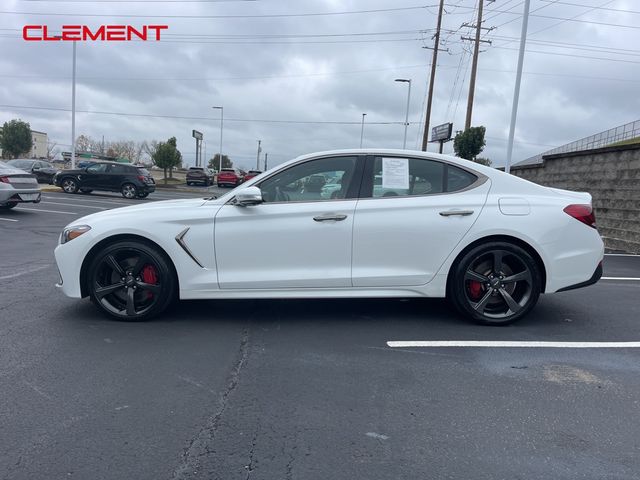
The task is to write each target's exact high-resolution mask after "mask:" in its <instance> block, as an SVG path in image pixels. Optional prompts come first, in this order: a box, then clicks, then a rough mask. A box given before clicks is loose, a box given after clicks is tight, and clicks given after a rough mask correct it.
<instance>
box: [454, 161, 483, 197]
mask: <svg viewBox="0 0 640 480" xmlns="http://www.w3.org/2000/svg"><path fill="white" fill-rule="evenodd" d="M477 179H478V177H476V176H475V175H474V174H473V173H470V172H467V171H466V170H463V169H461V168H458V167H454V166H453V165H448V166H447V192H457V191H458V190H463V189H465V188H467V187H468V186H469V185H471V184H472V183H474V182H475V181H476V180H477Z"/></svg>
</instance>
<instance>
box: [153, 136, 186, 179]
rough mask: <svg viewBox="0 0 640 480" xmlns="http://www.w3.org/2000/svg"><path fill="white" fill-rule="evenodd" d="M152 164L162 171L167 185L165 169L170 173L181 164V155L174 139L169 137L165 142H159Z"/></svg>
mask: <svg viewBox="0 0 640 480" xmlns="http://www.w3.org/2000/svg"><path fill="white" fill-rule="evenodd" d="M152 160H153V163H155V164H156V165H157V166H158V167H160V168H162V169H163V170H164V183H167V169H169V171H171V169H173V168H174V167H176V166H178V165H180V164H181V163H182V155H181V154H180V152H179V151H178V149H177V148H176V139H175V137H171V138H170V139H169V140H167V141H166V142H160V143H158V144H157V146H156V148H155V152H154V153H153V157H152Z"/></svg>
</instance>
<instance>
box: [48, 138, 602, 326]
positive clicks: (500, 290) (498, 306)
mask: <svg viewBox="0 0 640 480" xmlns="http://www.w3.org/2000/svg"><path fill="white" fill-rule="evenodd" d="M336 174H338V175H340V176H341V177H342V182H341V188H340V189H339V190H336V191H335V192H334V193H333V194H332V195H331V198H326V196H323V195H321V189H310V188H305V186H306V185H307V184H308V183H310V182H309V179H310V178H311V177H312V176H317V175H336ZM378 183H380V185H376V184H378ZM255 251H259V252H260V255H251V253H252V252H255ZM603 254H604V246H603V242H602V239H601V238H600V235H599V234H598V231H597V230H596V228H595V217H594V214H593V210H592V207H591V196H590V195H589V194H588V193H576V192H569V191H565V190H558V189H553V188H548V187H543V186H540V185H536V184H534V183H531V182H528V181H526V180H523V179H520V178H518V177H515V176H511V175H508V174H505V173H503V172H500V171H498V170H495V169H492V168H488V167H485V166H482V165H479V164H477V163H473V162H469V161H466V160H461V159H459V158H456V157H451V156H445V155H436V154H432V153H425V152H414V151H406V150H373V149H365V150H338V151H330V152H322V153H316V154H311V155H304V156H301V157H299V158H296V159H295V160H291V161H289V162H286V163H284V164H281V165H279V166H277V167H275V168H273V169H272V170H270V171H268V172H265V173H263V174H262V175H260V176H258V177H256V178H254V179H252V180H250V181H248V182H246V183H244V184H242V185H241V186H240V187H238V188H236V189H234V190H232V191H230V192H228V193H227V194H225V195H224V196H222V197H220V198H204V199H203V198H196V199H187V200H171V201H164V202H154V203H147V204H143V205H139V206H131V207H126V208H119V209H115V210H110V211H106V212H101V213H97V214H94V215H89V216H87V217H84V218H81V219H79V220H77V221H75V222H73V223H71V224H70V225H68V226H67V227H66V228H65V229H64V231H63V232H62V234H61V236H60V244H59V245H58V247H57V248H56V250H55V257H56V262H57V264H58V269H59V271H60V276H61V281H60V284H59V287H60V288H61V289H62V290H63V292H64V293H65V294H66V295H68V296H70V297H73V298H83V297H90V298H91V300H92V301H93V302H94V303H95V304H96V305H97V306H98V307H99V308H100V309H101V310H103V311H104V312H106V313H108V314H109V315H111V316H113V317H115V318H117V319H121V320H143V319H147V318H150V317H152V316H154V315H157V314H159V313H160V312H162V311H163V310H165V309H166V308H167V306H168V305H169V304H170V303H171V302H172V301H173V300H174V299H176V298H179V299H184V300H186V299H225V298H321V297H322V298H325V297H447V298H448V299H449V300H450V301H451V303H452V304H453V305H454V306H455V307H456V309H457V310H458V311H460V312H461V313H462V314H464V315H466V316H467V317H470V318H471V319H473V320H476V321H478V322H481V323H485V324H506V323H509V322H512V321H514V320H517V319H519V318H521V317H523V316H524V315H526V314H527V313H528V312H529V311H530V310H531V309H532V308H533V307H534V305H535V304H536V302H537V300H538V297H539V295H540V294H541V293H552V292H558V291H562V290H569V289H572V288H578V287H583V286H587V285H591V284H593V283H595V282H597V281H598V280H599V278H600V276H601V275H602V259H603Z"/></svg>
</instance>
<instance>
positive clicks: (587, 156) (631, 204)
mask: <svg viewBox="0 0 640 480" xmlns="http://www.w3.org/2000/svg"><path fill="white" fill-rule="evenodd" d="M511 173H513V174H514V175H517V176H519V177H522V178H525V179H527V180H530V181H532V182H535V183H539V184H541V185H546V186H549V187H557V188H564V189H566V190H575V191H582V192H589V193H590V194H591V195H592V196H593V206H594V208H595V212H596V221H597V225H598V230H599V231H600V234H601V235H602V237H603V238H604V241H605V245H606V247H607V248H608V249H611V250H622V251H625V252H631V253H640V144H636V145H624V146H618V147H604V148H597V149H594V150H585V151H582V152H571V153H562V154H556V155H547V156H544V157H543V163H542V164H539V165H531V166H526V167H514V168H512V169H511Z"/></svg>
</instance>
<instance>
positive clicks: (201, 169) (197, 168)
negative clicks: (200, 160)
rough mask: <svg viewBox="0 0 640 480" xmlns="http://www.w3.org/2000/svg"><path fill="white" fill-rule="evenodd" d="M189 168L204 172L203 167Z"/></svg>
mask: <svg viewBox="0 0 640 480" xmlns="http://www.w3.org/2000/svg"><path fill="white" fill-rule="evenodd" d="M189 170H192V171H197V172H204V168H203V167H189Z"/></svg>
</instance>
